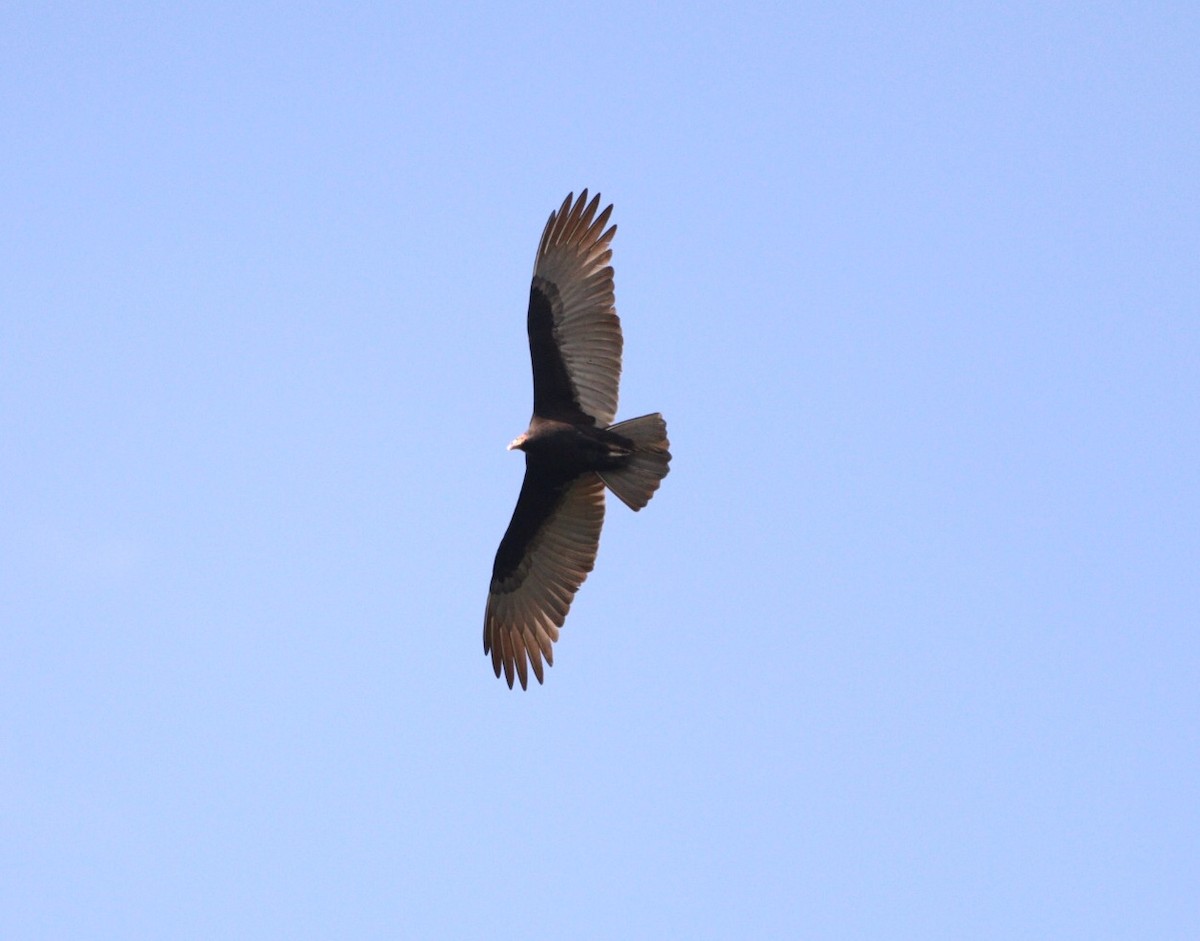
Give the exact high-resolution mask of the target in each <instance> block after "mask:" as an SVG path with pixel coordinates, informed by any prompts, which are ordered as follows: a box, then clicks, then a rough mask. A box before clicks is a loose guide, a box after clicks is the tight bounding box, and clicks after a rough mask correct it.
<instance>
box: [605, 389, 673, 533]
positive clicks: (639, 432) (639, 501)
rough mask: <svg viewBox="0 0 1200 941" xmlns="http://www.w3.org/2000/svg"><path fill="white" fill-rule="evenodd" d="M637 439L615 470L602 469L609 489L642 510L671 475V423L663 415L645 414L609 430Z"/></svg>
mask: <svg viewBox="0 0 1200 941" xmlns="http://www.w3.org/2000/svg"><path fill="white" fill-rule="evenodd" d="M608 430H609V431H612V432H615V433H616V434H619V435H621V436H622V437H625V438H628V439H629V440H630V441H632V442H633V453H632V454H630V455H629V457H628V458H627V459H626V461H625V463H624V464H622V465H621V466H620V467H618V468H616V469H614V470H606V471H601V472H600V477H601V479H602V480H603V481H604V483H605V484H607V485H608V489H609V490H611V491H612V492H613V493H615V494H616V495H617V496H618V497H620V498H621V500H622V502H624V504H625V505H626V506H627V507H629V508H630V509H631V510H640V509H641V508H642V507H644V506H645V505H646V504H647V503H649V502H650V498H651V497H652V496H654V491H655V490H657V489H658V485H659V483H660V482H661V481H662V479H663V478H664V477H666V476H667V471H668V470H669V468H668V466H667V465H668V464H669V463H670V461H671V452H670V451H668V450H667V449H668V448H669V447H670V446H671V442H670V441H668V440H667V423H666V421H664V420H663V417H662V415H660V414H659V413H658V412H655V413H654V414H653V415H643V416H642V417H641V418H631V419H629V420H628V421H623V422H620V423H619V424H616V425H613V426H612V427H610V428H609V429H608Z"/></svg>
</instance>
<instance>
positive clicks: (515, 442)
mask: <svg viewBox="0 0 1200 941" xmlns="http://www.w3.org/2000/svg"><path fill="white" fill-rule="evenodd" d="M524 443H525V435H520V436H519V437H516V438H513V439H512V441H510V442H509V443H508V450H510V451H516V450H517V449H518V448H520V447H521V446H522V445H523V444H524Z"/></svg>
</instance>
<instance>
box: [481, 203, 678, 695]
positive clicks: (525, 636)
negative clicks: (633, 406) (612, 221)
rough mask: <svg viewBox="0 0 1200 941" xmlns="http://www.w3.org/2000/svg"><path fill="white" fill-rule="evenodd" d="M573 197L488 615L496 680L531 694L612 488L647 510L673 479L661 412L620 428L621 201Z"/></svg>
mask: <svg viewBox="0 0 1200 941" xmlns="http://www.w3.org/2000/svg"><path fill="white" fill-rule="evenodd" d="M599 205H600V195H599V194H596V196H595V198H593V199H592V200H591V201H590V202H589V201H588V193H587V190H584V191H583V192H582V193H581V194H580V195H579V198H578V199H575V198H574V194H573V193H572V194H570V195H568V196H567V198H566V199H565V200H564V201H563V204H562V206H560V207H559V209H558V211H557V212H552V213H550V219H549V221H548V222H547V223H546V228H545V230H543V232H542V240H541V243H540V244H539V245H538V250H537V257H536V258H535V260H534V265H533V284H532V285H531V286H530V288H529V313H528V317H527V329H528V332H529V356H530V359H531V360H532V361H533V417H532V418H531V419H530V421H529V428H528V430H527V431H526V432H525V433H524V434H522V435H520V436H519V437H518V438H516V440H514V441H513V442H512V443H511V444H510V445H509V446H508V449H509V450H510V451H512V450H514V449H517V450H521V451H524V452H525V480H524V482H523V483H522V484H521V493H520V495H519V496H518V497H517V506H516V509H515V510H513V515H512V520H511V521H510V522H509V524H508V531H507V532H505V534H504V538H503V539H502V540H500V548H499V549H498V550H497V551H496V561H495V564H494V565H493V567H492V581H491V585H490V587H489V590H488V599H487V609H486V611H485V613H484V619H483V650H484V653H485V654H491V657H492V668H493V670H495V673H496V676H497V677H499V676H500V674H501V672H503V673H504V678H505V679H506V680H507V681H508V686H509V688H510V689H511V688H512V685H513V679H514V677H516V678H517V679H519V680H520V681H521V688H522V689H525V688H526V687H527V686H528V683H529V673H530V671H531V670H532V672H533V675H534V676H535V677H537V681H538V682H539V683H541V682H542V681H543V676H544V675H543V666H542V664H543V661H545V663H546V664H547V665H552V664H553V663H554V642H555V641H556V640H558V631H559V628H561V627H562V626H563V621H564V620H565V619H566V616H567V610H568V609H569V608H570V607H571V601H572V600H573V599H574V598H575V592H577V591H578V590H579V586H580V585H582V584H583V580H584V579H585V578H587V576H588V572H590V571H591V570H592V566H593V564H594V563H595V561H596V550H597V549H598V548H599V545H600V527H601V525H602V524H603V523H604V490H605V488H606V487H607V488H608V489H609V490H611V491H612V492H613V493H615V494H616V495H617V497H618V498H619V499H620V500H621V502H623V503H624V504H625V505H626V506H628V507H629V508H630V509H631V510H640V509H641V508H642V507H644V506H645V505H646V504H647V503H648V502H649V501H650V498H651V497H652V496H653V495H654V492H655V491H656V490H657V489H658V486H659V483H660V482H661V481H662V479H663V478H664V477H665V476H666V475H667V470H668V464H669V462H670V460H671V453H670V451H669V450H668V447H669V446H670V443H669V442H668V441H667V424H666V422H665V421H664V420H663V417H662V415H660V414H658V413H657V412H656V413H654V414H651V415H643V416H642V417H640V418H630V419H628V420H627V421H623V422H618V423H617V424H615V425H614V424H613V418H614V417H616V413H617V385H618V383H619V382H620V378H621V348H622V344H623V340H622V337H621V322H620V320H618V319H617V311H616V307H615V304H614V300H613V270H612V268H611V267H610V265H609V262H610V261H611V260H612V247H611V246H612V240H613V235H615V234H616V231H617V227H616V226H615V225H613V226H609V225H608V220H609V216H611V215H612V208H613V207H612V206H611V205H610V206H608V207H607V208H606V209H605V210H604V211H603V212H601V213H600V214H599V215H597V214H596V210H597V209H598V207H599Z"/></svg>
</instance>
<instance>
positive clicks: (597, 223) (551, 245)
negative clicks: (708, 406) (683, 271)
mask: <svg viewBox="0 0 1200 941" xmlns="http://www.w3.org/2000/svg"><path fill="white" fill-rule="evenodd" d="M587 195H588V194H587V190H584V191H583V192H582V193H580V194H579V199H577V200H575V202H574V204H572V202H571V199H572V197H571V196H567V198H566V200H564V201H563V204H562V206H561V207H560V208H559V210H558V211H557V212H552V213H551V214H550V220H549V221H548V222H547V223H546V228H545V230H544V231H543V232H542V241H541V244H540V245H538V252H537V260H536V262H535V263H534V267H533V284H532V285H531V286H530V289H529V354H530V358H531V359H532V360H533V413H534V414H535V415H540V416H542V417H543V418H559V419H562V420H564V421H573V422H581V423H583V424H591V423H592V421H593V420H594V421H595V422H596V423H598V424H600V425H611V424H612V421H613V418H614V417H615V416H616V414H617V386H618V384H619V383H620V380H621V346H622V338H621V321H620V320H618V319H617V310H616V307H615V305H614V301H613V270H612V268H611V267H610V266H609V261H610V260H611V259H612V248H611V247H610V246H611V243H612V238H613V235H615V234H616V231H617V227H616V226H615V225H614V226H609V228H608V229H605V226H606V225H607V224H608V217H609V216H610V215H611V214H612V206H609V207H608V208H607V209H605V210H604V211H603V212H602V213H600V215H599V216H596V209H597V207H599V205H600V196H599V194H597V195H596V197H595V198H594V199H593V200H592V201H591V202H590V203H589V202H588V201H587Z"/></svg>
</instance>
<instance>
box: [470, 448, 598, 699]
mask: <svg viewBox="0 0 1200 941" xmlns="http://www.w3.org/2000/svg"><path fill="white" fill-rule="evenodd" d="M603 523H604V482H603V481H602V480H600V478H599V477H598V476H597V475H596V474H594V473H591V472H588V473H585V474H583V475H581V476H578V477H563V476H562V475H561V474H558V473H556V472H555V471H554V470H553V469H552V468H547V467H545V466H543V465H542V464H541V463H540V462H538V461H536V460H527V461H526V466H525V482H524V483H523V484H522V485H521V495H520V496H519V497H518V498H517V507H516V509H515V510H513V516H512V521H511V522H510V523H509V524H508V531H507V532H506V533H505V534H504V539H502V540H501V542H500V548H499V550H498V551H497V552H496V563H495V565H494V566H493V568H492V583H491V587H490V589H489V591H488V601H487V611H486V612H485V614H484V618H483V649H484V652H485V653H490V654H491V655H492V667H493V669H494V670H495V671H496V676H499V675H500V671H501V669H503V671H504V677H505V679H506V680H508V685H509V687H510V688H511V687H512V685H513V671H514V670H515V671H516V674H517V676H518V677H519V678H520V680H521V688H522V689H525V688H526V685H527V684H528V682H529V672H528V668H529V665H532V666H533V673H534V676H536V677H537V681H538V682H539V683H540V682H542V679H543V673H542V658H543V657H544V658H545V659H546V663H548V664H551V665H552V664H553V663H554V650H553V647H552V645H553V643H554V641H556V640H558V629H559V628H560V627H562V624H563V621H564V620H565V619H566V616H567V610H568V609H569V608H570V607H571V601H572V600H573V599H574V597H575V592H576V591H578V590H579V586H580V585H582V584H583V580H584V579H585V578H587V575H588V572H590V571H591V570H592V565H593V564H594V563H595V561H596V549H597V548H598V547H599V545H600V527H601V526H602V525H603Z"/></svg>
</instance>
